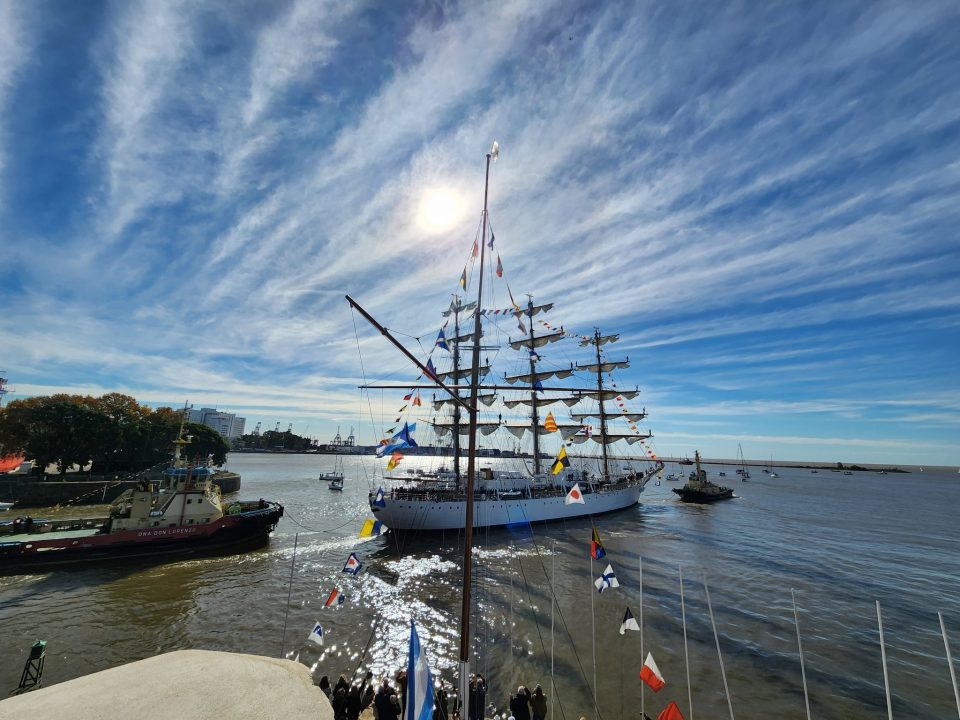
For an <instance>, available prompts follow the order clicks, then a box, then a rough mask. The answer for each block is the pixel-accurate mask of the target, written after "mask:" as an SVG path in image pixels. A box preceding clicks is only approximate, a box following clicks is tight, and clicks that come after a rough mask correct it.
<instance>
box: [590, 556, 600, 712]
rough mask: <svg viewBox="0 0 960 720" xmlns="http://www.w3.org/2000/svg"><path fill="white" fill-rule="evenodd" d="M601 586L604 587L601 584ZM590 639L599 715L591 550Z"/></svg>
mask: <svg viewBox="0 0 960 720" xmlns="http://www.w3.org/2000/svg"><path fill="white" fill-rule="evenodd" d="M601 587H603V586H602V585H601ZM590 640H591V642H592V645H593V715H594V717H599V715H600V714H599V712H598V711H597V619H596V615H595V613H594V611H593V551H592V550H591V552H590Z"/></svg>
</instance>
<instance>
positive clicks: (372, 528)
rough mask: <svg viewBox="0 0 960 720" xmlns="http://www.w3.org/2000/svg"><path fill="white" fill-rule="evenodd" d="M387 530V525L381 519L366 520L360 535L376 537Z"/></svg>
mask: <svg viewBox="0 0 960 720" xmlns="http://www.w3.org/2000/svg"><path fill="white" fill-rule="evenodd" d="M386 531H387V526H386V525H384V524H383V523H382V522H380V521H379V520H364V521H363V527H362V528H360V537H362V538H365V537H376V536H377V535H383V533H385V532H386Z"/></svg>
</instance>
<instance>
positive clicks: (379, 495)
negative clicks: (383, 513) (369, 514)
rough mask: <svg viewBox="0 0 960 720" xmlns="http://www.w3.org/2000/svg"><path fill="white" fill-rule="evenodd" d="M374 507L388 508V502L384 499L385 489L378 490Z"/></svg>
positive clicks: (374, 499)
mask: <svg viewBox="0 0 960 720" xmlns="http://www.w3.org/2000/svg"><path fill="white" fill-rule="evenodd" d="M373 506H374V507H386V506H387V501H386V499H385V498H384V497H383V488H377V494H376V496H374V498H373Z"/></svg>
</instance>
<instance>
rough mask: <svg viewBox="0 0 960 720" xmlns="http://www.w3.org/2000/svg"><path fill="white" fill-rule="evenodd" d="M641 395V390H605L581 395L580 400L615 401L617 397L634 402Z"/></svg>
mask: <svg viewBox="0 0 960 720" xmlns="http://www.w3.org/2000/svg"><path fill="white" fill-rule="evenodd" d="M639 394H640V391H639V390H624V391H622V392H621V391H619V390H604V391H603V392H602V393H601V392H582V393H580V399H583V398H592V399H594V400H613V399H614V398H615V397H618V396H619V397H625V398H626V399H627V400H633V398H635V397H636V396H637V395H639Z"/></svg>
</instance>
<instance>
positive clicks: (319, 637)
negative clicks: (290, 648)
mask: <svg viewBox="0 0 960 720" xmlns="http://www.w3.org/2000/svg"><path fill="white" fill-rule="evenodd" d="M307 640H313V642H315V643H317V645H323V628H322V627H320V623H315V624H314V626H313V630H311V631H310V634H309V635H308V636H307Z"/></svg>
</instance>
